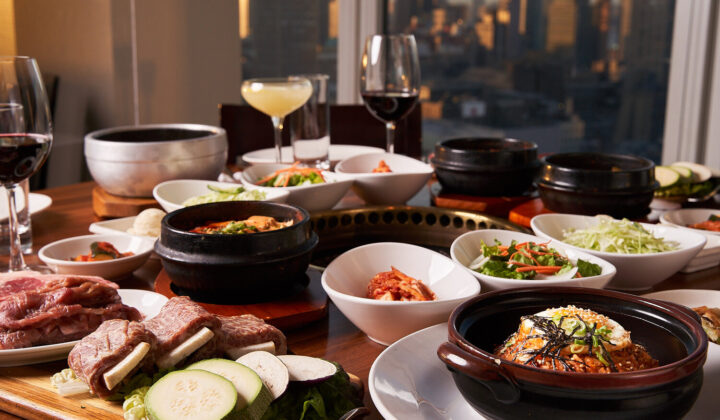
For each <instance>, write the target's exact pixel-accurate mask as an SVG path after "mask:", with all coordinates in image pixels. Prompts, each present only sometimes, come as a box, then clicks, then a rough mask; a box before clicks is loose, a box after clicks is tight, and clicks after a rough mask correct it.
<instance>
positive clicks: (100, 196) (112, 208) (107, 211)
mask: <svg viewBox="0 0 720 420" xmlns="http://www.w3.org/2000/svg"><path fill="white" fill-rule="evenodd" d="M92 201H93V211H94V212H95V215H96V216H98V217H108V218H114V217H128V216H136V215H137V214H138V213H140V212H141V211H143V210H145V209H149V208H153V207H154V208H158V209H160V208H162V207H160V204H158V202H157V201H155V199H154V198H152V197H120V196H118V195H113V194H110V193H109V192H107V191H105V190H104V189H103V188H102V187H99V186H96V187H95V188H93V191H92Z"/></svg>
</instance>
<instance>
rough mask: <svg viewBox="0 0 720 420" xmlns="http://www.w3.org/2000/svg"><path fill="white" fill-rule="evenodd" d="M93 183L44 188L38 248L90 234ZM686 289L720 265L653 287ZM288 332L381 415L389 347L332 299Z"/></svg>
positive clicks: (6, 404) (12, 408)
mask: <svg viewBox="0 0 720 420" xmlns="http://www.w3.org/2000/svg"><path fill="white" fill-rule="evenodd" d="M94 185H95V184H94V183H92V182H88V183H82V184H76V185H70V186H64V187H58V188H53V189H48V190H45V191H39V192H41V193H43V194H47V195H49V196H50V197H51V198H52V200H53V204H52V206H51V207H50V208H49V209H47V210H45V211H44V212H42V213H40V214H37V215H35V216H33V218H32V228H33V249H34V250H36V251H37V250H38V249H39V248H40V247H41V246H43V245H45V244H47V243H50V242H53V241H56V240H58V239H62V238H67V237H70V236H77V235H85V234H88V233H89V232H88V226H89V225H90V224H91V223H93V222H95V221H97V219H96V217H95V216H94V214H93V211H92V206H91V194H92V188H93V186H94ZM428 197H429V195H428ZM428 203H429V201H428ZM428 203H425V204H428ZM361 204H362V202H361V201H360V200H359V199H358V198H357V196H354V195H353V194H352V193H349V194H348V196H346V197H345V198H344V199H343V201H342V203H341V205H342V206H343V207H352V206H358V205H361ZM6 260H7V258H6V257H4V261H5V262H6ZM26 260H27V261H28V262H29V263H37V262H39V261H38V260H37V258H36V256H35V255H32V256H29V257H27V258H26ZM159 270H160V265H159V263H158V262H157V260H153V259H151V260H150V261H149V262H148V264H146V265H145V266H143V267H142V269H140V270H138V271H136V272H135V275H134V277H133V278H130V279H126V280H123V281H122V284H121V287H123V288H142V289H151V288H152V283H153V281H154V279H155V277H156V276H157V274H158V272H159ZM682 288H692V289H715V290H720V267H719V266H716V267H715V268H712V269H708V270H703V271H699V272H695V273H691V274H681V273H679V274H675V275H674V276H672V277H671V278H669V279H668V280H666V281H664V282H662V283H660V284H659V285H657V286H656V287H655V288H654V289H653V290H667V289H682ZM286 333H287V338H288V346H289V347H290V348H291V349H292V350H293V351H294V352H295V353H297V354H304V355H309V356H316V357H322V358H324V359H328V360H334V361H337V362H339V363H340V364H342V365H343V366H344V367H345V369H346V370H347V371H349V372H353V373H354V374H356V375H358V376H359V377H360V378H361V379H362V380H363V383H364V384H365V387H366V392H365V404H366V406H367V407H369V408H370V409H371V411H372V413H371V415H370V417H368V418H371V419H372V418H380V416H379V414H378V412H377V410H376V409H375V407H374V405H373V404H372V401H371V399H370V396H369V392H368V391H367V380H368V374H369V372H370V367H371V366H372V363H373V361H374V360H375V359H376V358H377V356H378V355H379V354H380V353H381V352H382V351H383V350H384V349H385V347H384V346H382V345H380V344H377V343H375V342H373V341H371V340H370V339H368V338H367V336H365V334H363V333H362V332H361V331H360V330H358V329H357V328H356V327H355V326H354V325H353V324H352V323H350V321H348V319H347V318H345V317H344V316H343V315H342V314H341V313H340V312H339V311H338V310H337V308H336V307H335V306H334V305H332V304H330V309H329V315H328V317H327V318H325V319H323V320H320V321H317V322H315V323H312V324H310V325H307V326H305V327H302V328H299V329H296V330H291V331H286ZM0 409H1V410H4V411H6V412H8V413H12V414H15V415H19V416H29V415H30V414H31V413H33V412H32V411H28V409H26V408H24V407H22V406H21V405H18V404H16V403H14V402H13V401H9V400H7V399H3V398H0ZM3 418H14V417H12V416H10V417H2V416H1V415H0V419H3Z"/></svg>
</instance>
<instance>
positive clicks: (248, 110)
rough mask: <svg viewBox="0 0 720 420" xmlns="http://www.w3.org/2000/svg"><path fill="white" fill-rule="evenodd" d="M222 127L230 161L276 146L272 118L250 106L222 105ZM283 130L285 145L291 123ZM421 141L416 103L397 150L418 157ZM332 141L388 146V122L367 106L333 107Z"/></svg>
mask: <svg viewBox="0 0 720 420" xmlns="http://www.w3.org/2000/svg"><path fill="white" fill-rule="evenodd" d="M220 126H221V127H222V128H224V129H225V131H227V136H228V145H229V150H228V164H235V162H236V159H237V157H238V156H242V155H243V154H244V153H247V152H251V151H253V150H258V149H264V148H268V147H273V145H274V144H275V141H274V138H273V128H272V123H271V122H270V117H268V116H267V115H265V114H263V113H262V112H260V111H257V110H256V109H254V108H253V107H251V106H249V105H232V104H222V105H220ZM285 126H286V128H285V130H284V132H283V146H289V145H290V130H289V128H288V127H289V125H288V124H285ZM421 140H422V111H421V107H420V106H419V105H418V106H416V107H415V108H414V109H413V110H412V111H411V112H410V114H409V115H408V116H406V117H405V118H403V119H402V120H401V121H400V122H398V124H397V128H396V133H395V152H396V153H401V154H404V155H408V156H412V157H415V158H419V157H420V155H421V153H422V152H421ZM330 142H331V144H356V145H363V146H375V147H379V148H381V149H385V124H384V123H382V122H380V121H379V120H378V119H376V118H375V117H373V116H372V115H371V114H370V112H368V110H367V109H366V108H365V106H364V105H331V106H330Z"/></svg>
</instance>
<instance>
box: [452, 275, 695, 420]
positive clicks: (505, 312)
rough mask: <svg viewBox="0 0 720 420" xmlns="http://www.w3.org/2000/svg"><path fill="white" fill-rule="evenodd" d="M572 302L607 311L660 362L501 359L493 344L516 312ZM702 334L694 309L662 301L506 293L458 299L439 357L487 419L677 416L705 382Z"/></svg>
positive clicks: (564, 292)
mask: <svg viewBox="0 0 720 420" xmlns="http://www.w3.org/2000/svg"><path fill="white" fill-rule="evenodd" d="M567 305H575V306H578V307H581V308H587V309H591V310H594V311H596V312H598V313H600V314H603V315H606V316H608V317H610V318H612V319H614V320H615V321H617V322H618V323H619V324H620V325H622V326H623V327H624V328H625V329H626V330H628V331H631V332H632V335H631V338H632V341H633V342H634V343H637V344H640V345H642V346H644V347H645V348H646V349H647V350H648V352H650V354H651V355H652V356H653V357H654V358H656V359H658V361H659V362H660V366H658V367H656V368H652V369H646V370H641V371H637V372H622V373H606V374H589V373H576V372H563V371H551V370H547V369H540V368H534V367H530V366H526V365H524V364H521V363H515V362H510V361H506V360H502V359H498V358H497V357H495V356H494V355H493V351H494V350H495V348H496V347H497V346H498V345H500V344H502V343H503V341H504V340H505V339H506V338H507V337H508V336H510V334H511V333H513V332H514V331H516V330H517V328H518V325H519V323H520V317H521V316H523V315H530V314H534V313H537V312H540V311H542V310H545V309H547V308H553V307H561V306H567ZM707 346H708V341H707V336H706V335H705V333H704V332H703V330H702V327H701V326H700V323H699V320H698V317H697V315H696V314H695V313H694V312H693V311H692V310H690V309H688V308H685V307H682V306H680V305H676V304H673V303H668V302H661V301H655V300H652V299H645V298H641V297H637V296H633V295H629V294H625V293H620V292H613V291H609V290H602V289H587V288H570V287H565V288H561V287H546V288H523V289H513V290H502V291H497V292H491V293H487V294H483V295H481V296H478V297H476V298H473V299H470V300H469V301H467V302H465V303H463V304H461V305H460V306H459V307H458V308H456V309H455V311H453V313H452V315H451V317H450V320H449V323H448V342H446V343H444V344H442V345H441V346H440V347H439V349H438V356H439V357H440V359H441V360H442V361H443V362H444V363H445V364H446V365H447V367H448V369H450V371H451V372H452V375H453V379H454V380H455V384H456V385H457V387H458V389H459V390H460V393H461V394H462V395H463V397H464V398H465V399H466V400H467V401H468V403H469V404H470V405H472V406H473V407H474V408H475V409H476V410H477V411H478V412H479V413H481V414H483V415H484V416H486V417H488V418H493V419H520V418H528V417H532V418H542V419H546V418H550V419H580V418H583V419H595V418H602V419H655V418H657V419H660V418H662V419H675V418H681V417H682V416H683V415H684V414H685V413H687V412H688V411H689V410H690V408H691V407H692V405H693V403H694V402H695V399H696V398H697V396H698V394H699V392H700V388H701V386H702V382H703V370H702V367H703V364H704V363H705V358H706V356H707Z"/></svg>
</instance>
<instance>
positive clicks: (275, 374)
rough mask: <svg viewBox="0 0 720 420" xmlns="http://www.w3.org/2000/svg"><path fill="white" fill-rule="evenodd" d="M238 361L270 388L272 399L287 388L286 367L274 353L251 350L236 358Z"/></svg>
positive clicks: (287, 375) (288, 378)
mask: <svg viewBox="0 0 720 420" xmlns="http://www.w3.org/2000/svg"><path fill="white" fill-rule="evenodd" d="M237 362H238V363H242V364H243V365H245V366H247V367H249V368H250V369H252V370H253V371H255V373H257V374H258V376H259V377H260V379H262V381H263V383H264V384H265V386H267V387H268V389H270V392H271V393H272V395H273V399H277V398H278V397H279V396H281V395H282V393H283V392H285V390H286V389H287V386H288V383H289V382H290V374H289V373H288V368H287V367H286V366H285V364H284V363H283V362H282V360H280V359H278V358H277V357H276V356H275V355H274V354H272V353H268V352H266V351H253V352H250V353H247V354H245V355H243V356H242V357H240V358H239V359H237Z"/></svg>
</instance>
